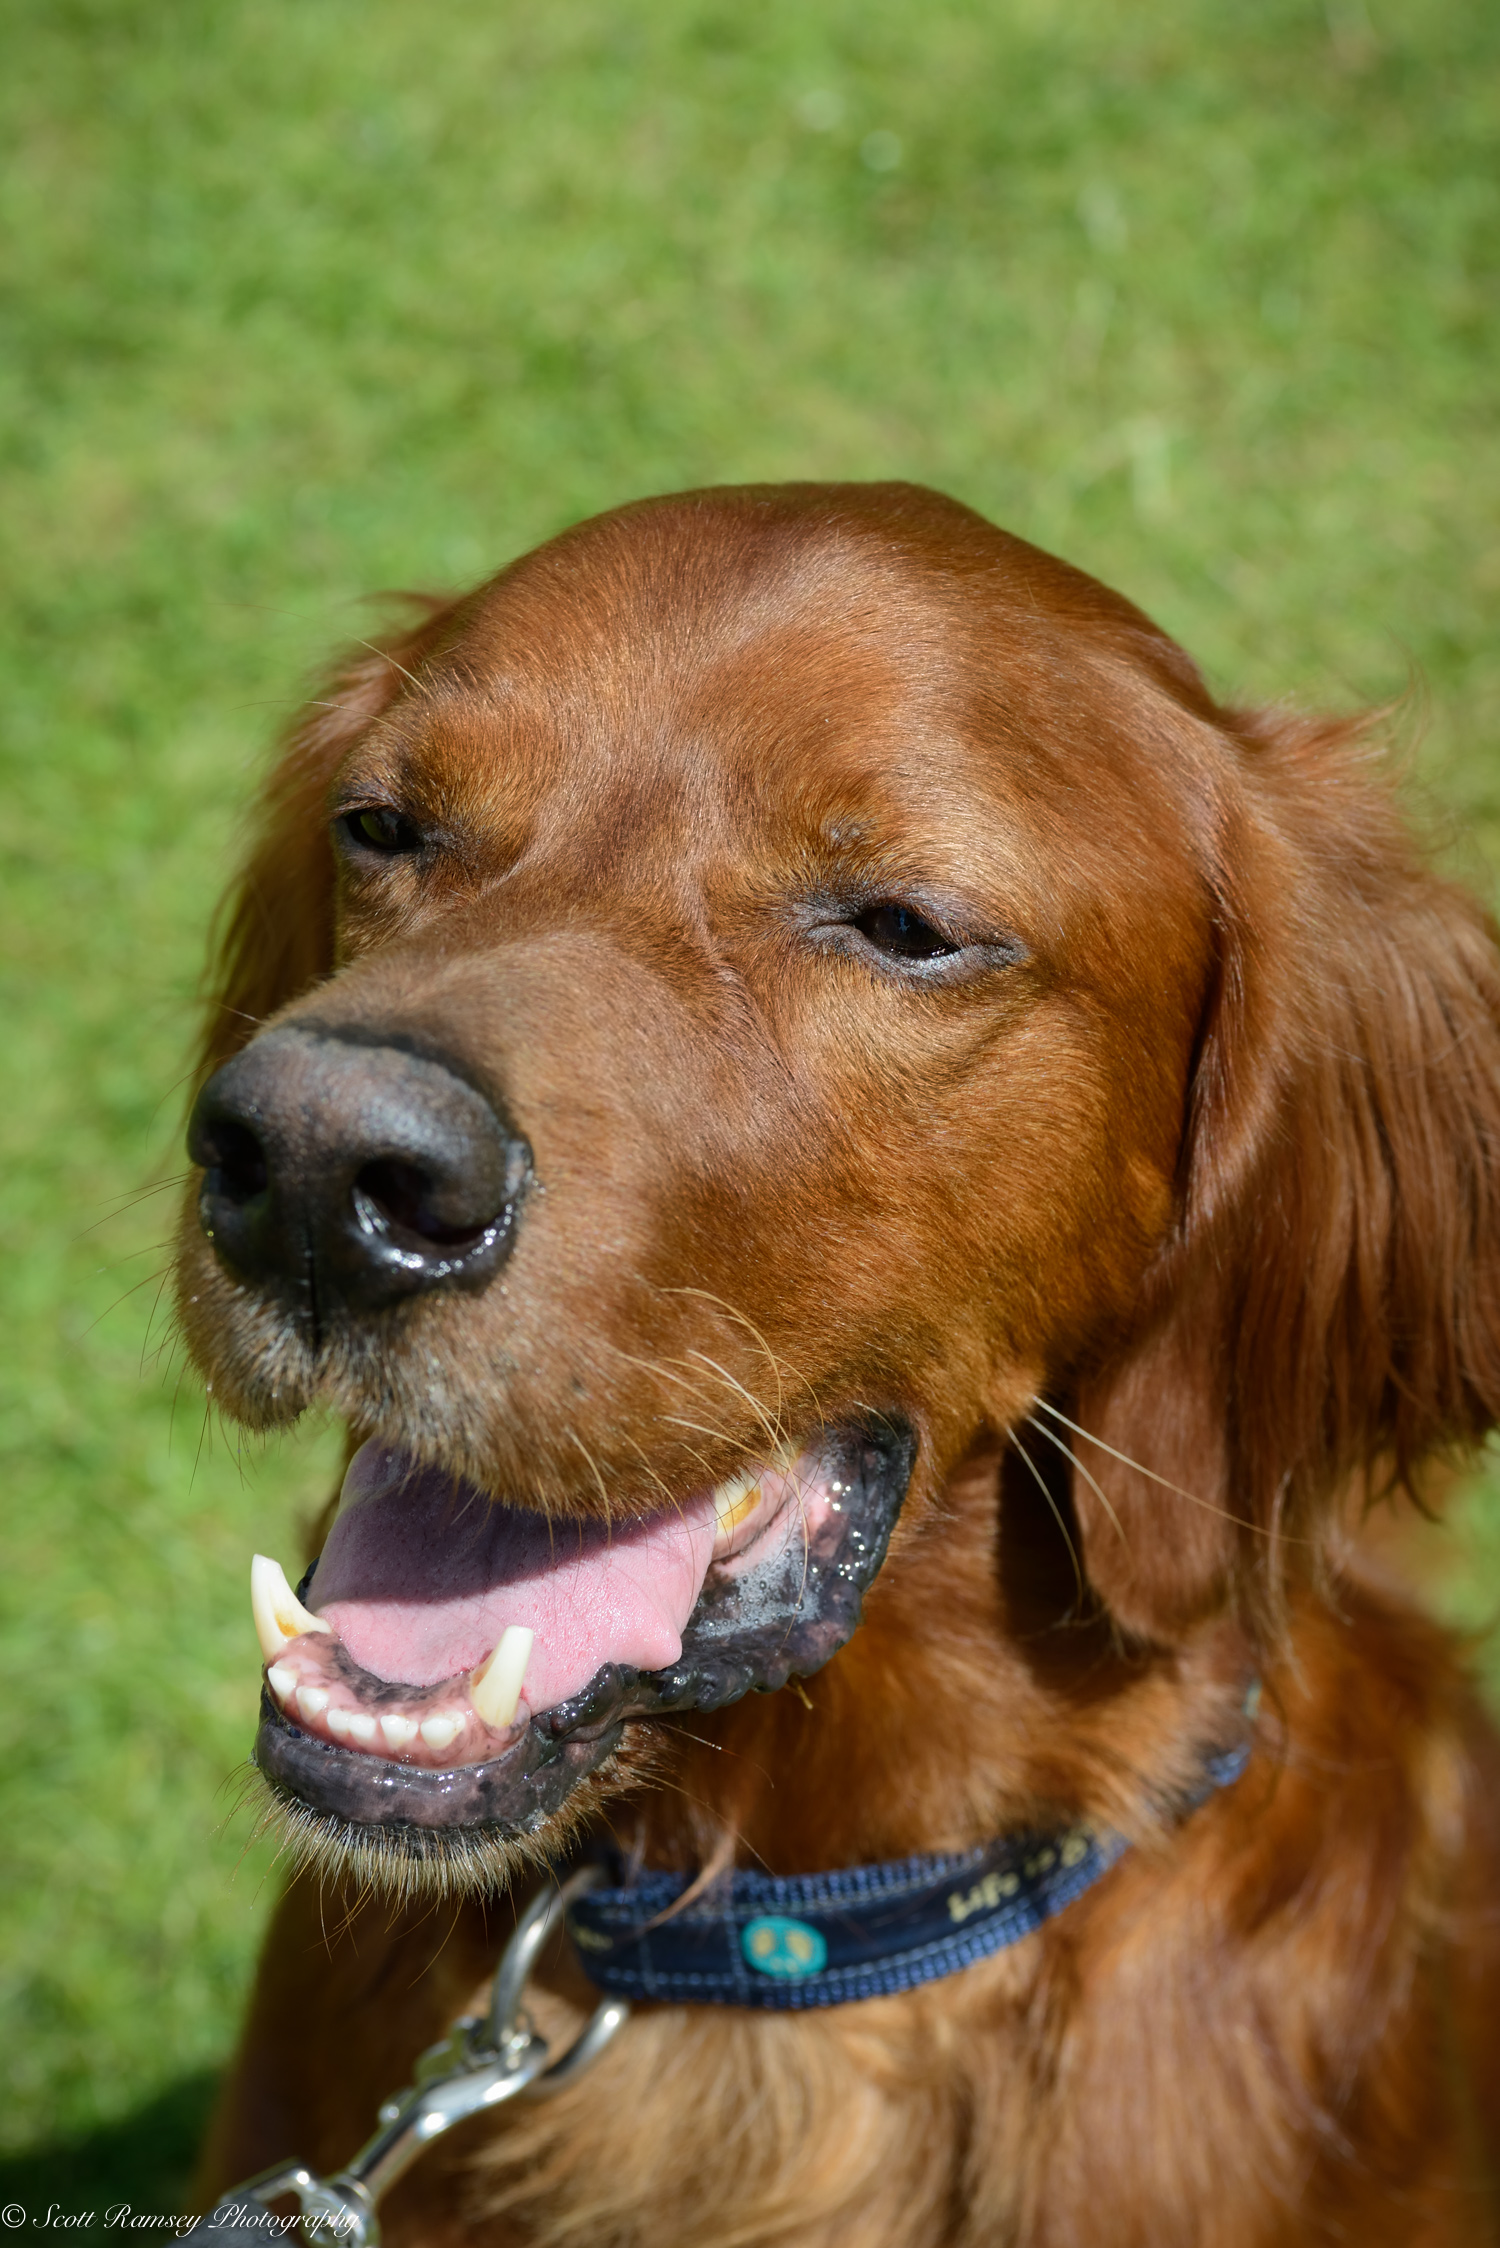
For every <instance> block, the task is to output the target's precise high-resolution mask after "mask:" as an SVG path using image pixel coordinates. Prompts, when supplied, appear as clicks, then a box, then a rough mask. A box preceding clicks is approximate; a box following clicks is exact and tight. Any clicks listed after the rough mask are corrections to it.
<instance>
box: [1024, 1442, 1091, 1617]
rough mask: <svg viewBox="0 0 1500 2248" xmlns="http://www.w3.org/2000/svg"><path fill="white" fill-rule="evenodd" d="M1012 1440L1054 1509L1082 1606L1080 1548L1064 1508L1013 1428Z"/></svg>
mask: <svg viewBox="0 0 1500 2248" xmlns="http://www.w3.org/2000/svg"><path fill="white" fill-rule="evenodd" d="M1010 1442H1011V1449H1012V1451H1014V1452H1017V1453H1019V1455H1020V1457H1021V1459H1022V1460H1023V1461H1024V1462H1025V1464H1026V1466H1027V1467H1028V1468H1029V1469H1030V1470H1031V1473H1032V1475H1033V1476H1034V1477H1035V1479H1036V1486H1037V1489H1038V1490H1039V1491H1040V1492H1041V1494H1042V1497H1043V1498H1044V1499H1045V1500H1046V1502H1047V1504H1048V1506H1049V1507H1050V1508H1051V1509H1052V1517H1053V1520H1054V1521H1055V1522H1056V1524H1057V1527H1058V1528H1059V1530H1061V1532H1062V1534H1063V1544H1064V1545H1065V1546H1066V1547H1067V1549H1068V1559H1069V1560H1070V1561H1071V1562H1072V1564H1073V1582H1074V1584H1075V1586H1076V1587H1077V1591H1078V1605H1079V1607H1080V1608H1082V1607H1083V1605H1084V1603H1085V1601H1086V1599H1087V1597H1088V1596H1087V1594H1086V1592H1085V1590H1084V1583H1083V1570H1082V1567H1081V1566H1080V1564H1079V1560H1078V1549H1077V1547H1076V1546H1075V1545H1074V1543H1073V1540H1072V1537H1071V1536H1070V1534H1069V1531H1068V1525H1067V1523H1066V1522H1064V1520H1063V1518H1062V1509H1061V1507H1060V1506H1059V1505H1058V1503H1057V1501H1056V1499H1054V1498H1053V1496H1052V1493H1051V1492H1050V1491H1049V1490H1048V1488H1047V1479H1046V1477H1045V1476H1044V1475H1043V1474H1042V1471H1041V1469H1040V1468H1039V1467H1038V1466H1037V1464H1036V1462H1035V1460H1033V1459H1032V1457H1031V1454H1030V1453H1029V1452H1028V1451H1027V1450H1026V1447H1025V1446H1024V1444H1022V1442H1021V1440H1020V1438H1019V1437H1018V1436H1017V1435H1016V1432H1015V1430H1014V1429H1012V1430H1011V1432H1010Z"/></svg>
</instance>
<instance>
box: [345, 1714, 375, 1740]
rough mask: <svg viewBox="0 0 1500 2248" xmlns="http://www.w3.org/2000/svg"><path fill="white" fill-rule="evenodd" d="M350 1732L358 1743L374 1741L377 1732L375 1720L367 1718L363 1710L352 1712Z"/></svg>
mask: <svg viewBox="0 0 1500 2248" xmlns="http://www.w3.org/2000/svg"><path fill="white" fill-rule="evenodd" d="M349 1730H350V1732H351V1733H352V1734H353V1736H354V1738H355V1740H357V1741H373V1740H374V1738H375V1731H376V1727H375V1720H374V1718H373V1717H366V1716H365V1714H364V1712H363V1711H362V1710H354V1711H351V1713H350V1717H349Z"/></svg>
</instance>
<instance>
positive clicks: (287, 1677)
mask: <svg viewBox="0 0 1500 2248" xmlns="http://www.w3.org/2000/svg"><path fill="white" fill-rule="evenodd" d="M266 1682H267V1684H268V1685H269V1686H270V1689H271V1691H272V1693H273V1694H274V1695H275V1696H276V1699H277V1700H278V1701H279V1702H289V1701H290V1700H291V1698H292V1696H293V1694H295V1693H296V1691H297V1673H296V1672H295V1671H294V1670H293V1668H292V1666H291V1664H290V1663H272V1665H271V1667H270V1669H269V1670H268V1671H267V1672H266Z"/></svg>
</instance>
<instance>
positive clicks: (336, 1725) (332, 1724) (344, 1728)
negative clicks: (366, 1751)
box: [326, 1704, 354, 1733]
mask: <svg viewBox="0 0 1500 2248" xmlns="http://www.w3.org/2000/svg"><path fill="white" fill-rule="evenodd" d="M353 1716H354V1712H353V1710H349V1709H340V1708H339V1707H338V1705H337V1704H335V1705H334V1707H333V1708H332V1709H331V1710H330V1711H329V1712H328V1716H327V1719H326V1723H327V1726H328V1730H329V1732H330V1733H347V1732H348V1730H349V1726H350V1722H351V1720H352V1719H353Z"/></svg>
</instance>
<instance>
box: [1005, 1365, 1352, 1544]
mask: <svg viewBox="0 0 1500 2248" xmlns="http://www.w3.org/2000/svg"><path fill="white" fill-rule="evenodd" d="M1036 1402H1037V1404H1038V1405H1039V1406H1040V1407H1041V1409H1042V1411H1043V1412H1044V1413H1050V1414H1051V1415H1052V1417H1053V1419H1054V1420H1058V1421H1061V1422H1062V1424H1063V1427H1064V1428H1070V1429H1071V1430H1072V1431H1073V1434H1074V1435H1075V1436H1081V1437H1082V1438H1083V1439H1084V1442H1085V1443H1087V1444H1094V1445H1097V1446H1098V1448H1099V1450H1100V1451H1101V1452H1108V1454H1109V1456H1110V1458H1111V1459H1112V1460H1118V1461H1119V1463H1120V1465H1121V1466H1122V1467H1131V1468H1134V1469H1135V1472H1136V1474H1137V1475H1144V1476H1145V1478H1146V1480H1147V1482H1148V1483H1159V1484H1160V1485H1161V1487H1162V1489H1163V1490H1164V1491H1170V1492H1171V1493H1172V1494H1173V1496H1174V1497H1176V1498H1179V1499H1186V1500H1187V1502H1188V1504H1189V1506H1201V1507H1202V1509H1203V1511H1204V1513H1205V1514H1216V1515H1218V1516H1219V1518H1220V1520H1221V1521H1223V1522H1232V1523H1233V1524H1234V1526H1235V1528H1236V1529H1237V1530H1252V1531H1254V1533H1255V1535H1256V1536H1257V1537H1258V1538H1267V1539H1269V1540H1270V1541H1271V1542H1272V1543H1273V1544H1274V1543H1275V1542H1276V1540H1277V1538H1278V1537H1280V1538H1284V1539H1286V1541H1287V1543H1288V1544H1289V1545H1302V1546H1312V1545H1315V1544H1316V1543H1317V1540H1316V1539H1314V1538H1297V1537H1292V1536H1291V1534H1290V1533H1289V1532H1287V1531H1285V1530H1268V1529H1266V1528H1265V1527H1264V1525H1263V1524H1261V1523H1259V1522H1251V1521H1249V1520H1248V1519H1247V1518H1246V1517H1245V1516H1244V1515H1243V1514H1232V1513H1231V1512H1230V1510H1229V1508H1228V1507H1224V1506H1215V1505H1214V1502H1213V1500H1212V1499H1200V1498H1199V1497H1198V1495H1197V1494H1196V1492H1193V1491H1184V1489H1183V1488H1182V1485H1181V1484H1180V1483H1169V1482H1168V1481H1167V1478H1166V1477H1165V1476H1164V1475H1158V1474H1157V1473H1156V1470H1155V1469H1154V1468H1149V1467H1143V1466H1142V1465H1141V1463H1140V1461H1139V1460H1133V1459H1131V1458H1130V1456H1129V1454H1128V1453H1126V1452H1117V1451H1116V1450H1115V1448H1114V1446H1113V1444H1106V1443H1105V1441H1104V1439H1103V1437H1102V1436H1095V1435H1093V1434H1092V1433H1091V1431H1090V1430H1088V1429H1086V1428H1080V1427H1079V1425H1078V1423H1077V1421H1070V1420H1069V1419H1068V1416H1067V1414H1066V1413H1060V1412H1059V1411H1058V1409H1057V1407H1056V1406H1055V1405H1049V1404H1048V1403H1047V1400H1046V1398H1045V1397H1039V1398H1038V1399H1037V1400H1036Z"/></svg>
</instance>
